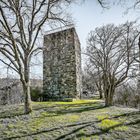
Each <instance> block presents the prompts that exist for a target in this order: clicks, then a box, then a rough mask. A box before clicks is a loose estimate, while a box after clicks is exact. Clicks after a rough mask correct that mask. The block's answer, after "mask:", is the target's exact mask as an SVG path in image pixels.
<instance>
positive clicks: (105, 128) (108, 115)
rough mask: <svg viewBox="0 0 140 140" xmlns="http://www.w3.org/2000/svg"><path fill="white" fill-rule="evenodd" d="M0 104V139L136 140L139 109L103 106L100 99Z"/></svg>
mask: <svg viewBox="0 0 140 140" xmlns="http://www.w3.org/2000/svg"><path fill="white" fill-rule="evenodd" d="M22 112H23V105H19V106H17V105H13V106H3V107H0V140H7V139H10V140H11V139H12V140H16V139H17V140H28V139H30V140H63V139H64V140H71V139H73V140H77V139H79V140H116V139H121V140H125V139H126V140H139V139H140V112H139V111H138V110H136V109H130V108H119V107H115V106H112V107H104V103H103V101H100V100H78V101H73V102H36V103H35V102H33V112H32V113H31V114H29V115H24V114H23V113H22Z"/></svg>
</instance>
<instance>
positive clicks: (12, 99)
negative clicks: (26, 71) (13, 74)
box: [0, 78, 42, 105]
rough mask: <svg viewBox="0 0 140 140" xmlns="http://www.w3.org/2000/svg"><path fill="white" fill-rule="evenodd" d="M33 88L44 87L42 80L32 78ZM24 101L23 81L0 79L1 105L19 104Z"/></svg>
mask: <svg viewBox="0 0 140 140" xmlns="http://www.w3.org/2000/svg"><path fill="white" fill-rule="evenodd" d="M31 87H32V88H36V87H39V88H42V80H38V79H32V80H31ZM23 101H24V95H23V90H22V85H21V82H20V81H19V80H18V79H7V78H3V79H0V105H6V104H19V103H22V102H23Z"/></svg>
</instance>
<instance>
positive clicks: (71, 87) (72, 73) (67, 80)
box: [43, 27, 81, 100]
mask: <svg viewBox="0 0 140 140" xmlns="http://www.w3.org/2000/svg"><path fill="white" fill-rule="evenodd" d="M43 91H44V92H43V93H44V96H45V98H46V100H47V99H52V100H61V99H63V98H79V97H80V94H81V49H80V42H79V39H78V36H77V34H76V30H75V28H74V27H67V28H60V29H57V30H54V31H53V32H48V34H47V35H45V36H44V53H43Z"/></svg>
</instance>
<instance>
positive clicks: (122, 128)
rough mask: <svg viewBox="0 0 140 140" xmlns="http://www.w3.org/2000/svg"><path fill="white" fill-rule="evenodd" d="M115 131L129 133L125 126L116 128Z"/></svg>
mask: <svg viewBox="0 0 140 140" xmlns="http://www.w3.org/2000/svg"><path fill="white" fill-rule="evenodd" d="M114 130H117V131H127V130H128V127H127V126H124V125H123V126H119V127H116V128H114Z"/></svg>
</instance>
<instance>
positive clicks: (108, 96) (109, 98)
mask: <svg viewBox="0 0 140 140" xmlns="http://www.w3.org/2000/svg"><path fill="white" fill-rule="evenodd" d="M114 91H115V90H114V89H112V90H106V93H105V106H112V105H113V95H114Z"/></svg>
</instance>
